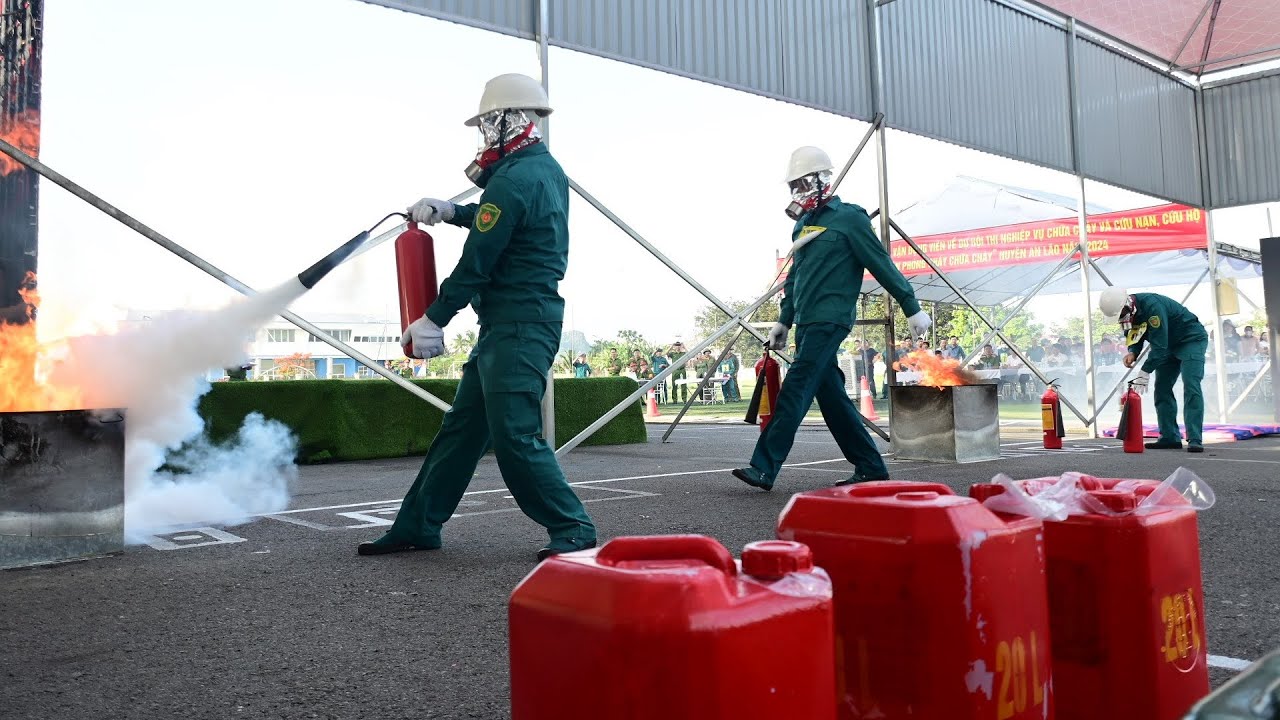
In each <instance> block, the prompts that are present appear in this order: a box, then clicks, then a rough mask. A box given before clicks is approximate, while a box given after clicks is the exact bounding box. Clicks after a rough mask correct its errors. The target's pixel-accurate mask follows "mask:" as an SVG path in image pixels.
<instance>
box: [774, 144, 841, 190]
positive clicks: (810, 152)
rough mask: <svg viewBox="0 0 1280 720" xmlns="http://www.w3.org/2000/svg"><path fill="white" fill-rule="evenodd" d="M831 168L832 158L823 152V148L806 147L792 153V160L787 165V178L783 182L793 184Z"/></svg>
mask: <svg viewBox="0 0 1280 720" xmlns="http://www.w3.org/2000/svg"><path fill="white" fill-rule="evenodd" d="M831 168H832V165H831V158H830V157H828V156H827V154H826V153H825V152H823V151H822V148H816V147H813V146H812V145H805V146H804V147H800V148H796V149H795V151H794V152H792V153H791V160H790V162H788V163H787V176H786V178H785V179H783V182H788V183H789V182H793V181H795V180H799V179H800V178H802V177H804V176H805V175H811V174H813V173H816V172H822V171H823V170H830V169H831Z"/></svg>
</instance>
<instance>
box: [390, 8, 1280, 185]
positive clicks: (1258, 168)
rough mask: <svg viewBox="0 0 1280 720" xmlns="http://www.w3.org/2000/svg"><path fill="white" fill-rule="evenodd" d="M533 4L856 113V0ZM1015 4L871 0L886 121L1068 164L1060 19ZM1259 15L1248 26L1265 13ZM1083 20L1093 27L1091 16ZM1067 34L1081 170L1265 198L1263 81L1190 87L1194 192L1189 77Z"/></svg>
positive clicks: (697, 66)
mask: <svg viewBox="0 0 1280 720" xmlns="http://www.w3.org/2000/svg"><path fill="white" fill-rule="evenodd" d="M365 1H366V2H371V3H373V4H377V5H384V6H388V7H393V8H398V9H402V10H407V11H410V12H416V13H421V14H425V15H430V16H433V17H437V18H442V19H445V20H450V21H453V22H460V23H465V24H468V25H472V26H475V27H480V28H485V29H489V30H494V31H497V32H502V33H506V34H509V35H515V36H518V37H526V38H533V37H535V33H536V32H537V30H538V28H537V23H538V17H537V14H538V8H539V4H538V1H537V0H471V1H463V0H365ZM1250 1H1252V0H1250ZM1272 1H1274V0H1272ZM1080 2H1082V3H1084V5H1089V6H1090V7H1095V6H1100V5H1101V4H1100V3H1090V2H1088V1H1087V0H1080ZM1116 2H1119V0H1116ZM548 3H549V4H548V16H549V28H548V30H549V32H548V36H549V42H550V43H551V44H553V45H556V46H560V47H566V48H572V49H575V50H581V51H584V52H588V53H592V54H595V55H600V56H603V57H609V58H613V59H617V60H621V61H624V62H630V63H635V64H639V65H643V66H646V67H651V68H655V69H658V70H663V71H666V72H671V73H675V74H678V75H683V76H687V77H691V78H696V79H699V80H705V81H708V82H712V83H716V84H719V85H724V86H727V87H731V88H735V89H739V90H744V91H746V92H752V93H757V94H760V95H764V96H767V97H772V98H776V99H779V100H785V101H789V102H794V103H797V104H801V105H805V106H809V107H814V108H817V109H820V110H825V111H828V112H832V113H836V114H840V115H845V116H849V117H855V118H859V119H863V120H867V119H870V117H871V115H872V97H871V80H870V78H871V69H872V67H873V66H872V58H871V57H870V53H869V50H868V45H869V43H868V36H869V32H868V17H867V8H866V3H865V2H861V1H860V0H794V1H788V0H737V1H735V0H548ZM1073 3H1074V0H1061V1H1057V2H1055V1H1052V0H1051V1H1049V2H1045V3H1043V4H1044V5H1046V6H1050V7H1054V8H1058V9H1063V10H1069V9H1071V8H1074V7H1075V6H1076V5H1079V4H1080V3H1074V4H1073ZM1119 4H1120V5H1126V6H1129V5H1133V4H1134V3H1133V2H1119ZM1015 5H1018V0H897V1H896V2H891V3H889V4H886V5H883V6H881V7H880V8H879V10H878V12H879V13H880V15H881V39H882V42H883V49H882V52H883V57H884V60H885V67H884V70H883V75H884V79H885V88H884V90H885V105H886V107H885V110H886V117H887V121H888V123H889V124H890V126H892V127H896V128H900V129H903V130H907V131H910V132H914V133H917V134H921V135H925V136H928V137H933V138H937V139H940V140H944V141H948V142H954V143H957V144H960V145H964V146H967V147H972V148H976V149H979V150H985V151H988V152H993V153H996V154H999V155H1003V156H1006V157H1011V158H1015V159H1019V160H1025V161H1028V162H1032V163H1036V164H1039V165H1043V166H1046V167H1051V168H1055V169H1060V170H1065V171H1068V172H1070V171H1073V169H1074V164H1073V158H1072V157H1071V138H1070V124H1069V112H1070V109H1069V94H1068V89H1069V87H1068V86H1069V77H1068V71H1067V42H1068V36H1067V33H1066V31H1065V29H1064V28H1062V27H1061V26H1059V25H1058V24H1056V21H1051V20H1052V18H1050V19H1046V16H1047V15H1049V14H1050V13H1048V12H1047V11H1043V10H1037V11H1030V12H1029V11H1027V10H1026V9H1025V8H1023V7H1021V6H1018V7H1014V6H1015ZM1068 6H1071V7H1068ZM1095 9H1096V7H1095ZM1274 15H1275V18H1280V13H1275V14H1274ZM1232 17H1235V16H1234V15H1233V16H1232ZM1275 18H1270V17H1269V18H1266V19H1265V20H1264V21H1261V22H1262V24H1261V27H1263V28H1264V29H1266V28H1270V27H1271V25H1270V23H1273V22H1280V20H1276V19H1275ZM1084 19H1085V20H1086V21H1090V22H1093V23H1094V24H1095V25H1096V26H1098V27H1099V28H1100V29H1102V30H1106V29H1107V25H1106V23H1099V22H1098V21H1097V19H1096V18H1090V17H1085V18H1084ZM1232 22H1235V20H1233V21H1232ZM1233 27H1234V25H1233ZM1268 32H1269V30H1268ZM1122 39H1126V38H1124V37H1123V36H1122ZM1077 42H1078V43H1079V71H1080V77H1081V87H1080V101H1081V111H1080V112H1081V120H1082V125H1081V136H1082V138H1083V152H1082V158H1081V162H1082V169H1083V172H1084V173H1085V174H1086V175H1087V176H1089V177H1091V178H1093V179H1096V180H1099V181H1102V182H1106V183H1111V184H1113V185H1118V186H1121V187H1126V188H1130V189H1133V190H1137V191H1140V192H1145V193H1150V194H1152V195H1155V196H1158V197H1164V198H1168V199H1171V200H1175V201H1178V202H1184V203H1188V204H1194V205H1201V204H1204V203H1205V202H1206V201H1211V203H1210V204H1211V206H1215V207H1216V206H1230V205H1239V204H1245V203H1250V202H1262V201H1267V200H1280V169H1277V165H1280V161H1278V159H1277V153H1280V149H1277V147H1276V146H1277V143H1276V142H1275V141H1274V137H1273V136H1274V127H1275V126H1276V123H1277V120H1280V109H1277V107H1276V103H1277V102H1278V101H1277V100H1276V97H1277V93H1280V90H1277V89H1276V84H1277V83H1278V82H1280V81H1277V80H1274V79H1271V80H1258V81H1256V82H1255V81H1250V84H1239V85H1236V84H1232V85H1223V86H1221V87H1220V88H1214V89H1213V90H1209V91H1206V100H1207V108H1206V110H1207V117H1206V127H1207V128H1208V132H1209V134H1210V137H1209V140H1208V143H1209V147H1210V153H1211V157H1212V158H1213V167H1212V168H1211V170H1210V176H1211V179H1212V185H1213V198H1204V197H1202V183H1201V175H1200V163H1201V158H1200V152H1201V151H1200V147H1199V142H1198V127H1197V124H1196V119H1195V103H1194V92H1193V91H1192V90H1191V89H1189V88H1188V87H1186V86H1185V85H1183V84H1182V83H1180V82H1179V81H1176V80H1173V79H1171V78H1169V77H1168V76H1166V75H1163V74H1161V73H1160V72H1159V71H1157V70H1155V69H1153V68H1151V67H1149V66H1148V65H1147V64H1144V63H1139V62H1136V61H1134V60H1132V59H1130V58H1129V57H1127V56H1124V55H1121V54H1119V53H1117V52H1116V51H1115V50H1113V49H1111V48H1107V47H1103V46H1100V45H1098V44H1095V43H1093V42H1090V41H1088V40H1085V39H1079V40H1078V41H1077ZM1139 44H1140V43H1139ZM1268 130H1271V131H1272V134H1271V135H1268Z"/></svg>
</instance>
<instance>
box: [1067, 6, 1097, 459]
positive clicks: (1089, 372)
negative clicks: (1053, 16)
mask: <svg viewBox="0 0 1280 720" xmlns="http://www.w3.org/2000/svg"><path fill="white" fill-rule="evenodd" d="M1074 22H1075V21H1074V20H1072V23H1073V24H1074ZM1073 47H1074V46H1073ZM1077 178H1078V179H1079V181H1080V209H1079V212H1078V213H1077V215H1078V217H1079V223H1080V257H1081V259H1082V260H1083V261H1084V262H1081V263H1080V292H1081V293H1083V294H1084V392H1085V398H1086V400H1087V402H1088V404H1089V412H1090V413H1091V414H1092V415H1093V417H1095V418H1096V417H1097V416H1098V398H1097V396H1096V394H1095V393H1096V392H1097V388H1096V387H1095V383H1096V382H1097V380H1096V379H1095V377H1094V373H1095V371H1096V368H1095V367H1094V351H1093V308H1092V307H1091V306H1090V303H1089V300H1090V298H1091V297H1092V296H1091V294H1090V292H1089V230H1088V219H1087V217H1086V215H1085V190H1084V176H1083V175H1079V176H1077ZM1085 434H1086V436H1087V437H1089V438H1097V437H1098V425H1097V423H1096V422H1095V423H1086V424H1085Z"/></svg>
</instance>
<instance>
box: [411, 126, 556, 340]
mask: <svg viewBox="0 0 1280 720" xmlns="http://www.w3.org/2000/svg"><path fill="white" fill-rule="evenodd" d="M449 223H450V224H452V225H457V226H459V227H470V228H471V233H470V234H469V235H467V241H466V243H465V244H464V245H463V246H462V258H461V259H460V260H458V265H457V267H455V268H454V269H453V272H452V273H450V274H449V277H448V278H446V279H445V281H444V282H443V283H441V284H440V295H439V297H437V298H436V301H435V302H434V303H432V304H431V307H430V308H427V317H428V318H430V319H431V321H432V322H434V323H435V324H436V325H439V326H440V327H444V326H445V325H448V324H449V321H450V320H452V319H453V316H454V315H457V314H458V311H459V310H461V309H462V308H464V307H466V306H467V304H470V305H471V306H472V307H473V308H474V309H475V311H476V315H477V316H479V319H480V324H481V325H489V324H494V323H511V322H562V321H563V320H564V298H562V297H560V293H559V291H558V288H559V285H560V280H562V279H563V278H564V273H565V270H566V269H567V268H568V266H569V181H568V179H567V178H566V177H565V174H564V170H561V169H560V164H559V163H557V162H556V161H555V158H553V157H551V153H550V152H548V151H547V148H546V147H544V146H543V145H542V144H541V143H539V144H536V145H531V146H529V147H527V148H524V149H523V150H519V151H517V152H515V153H512V154H511V155H508V156H507V157H504V158H502V159H501V160H499V161H498V162H497V163H496V164H494V165H493V175H492V176H491V177H490V178H489V181H488V182H487V183H486V184H485V188H484V194H482V195H481V196H480V202H479V203H478V204H477V203H472V204H470V205H458V206H457V209H456V210H455V211H454V214H453V218H452V219H451V220H449Z"/></svg>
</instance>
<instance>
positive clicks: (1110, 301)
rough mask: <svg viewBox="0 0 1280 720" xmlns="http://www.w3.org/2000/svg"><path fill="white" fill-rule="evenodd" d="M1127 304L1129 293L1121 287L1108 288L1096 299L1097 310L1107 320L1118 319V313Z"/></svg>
mask: <svg viewBox="0 0 1280 720" xmlns="http://www.w3.org/2000/svg"><path fill="white" fill-rule="evenodd" d="M1128 304H1129V291H1128V290H1126V289H1124V288H1122V287H1109V288H1107V289H1106V290H1103V291H1102V296H1101V297H1099V298H1098V310H1099V311H1100V312H1101V313H1102V315H1103V316H1104V317H1106V318H1108V319H1113V320H1114V319H1116V318H1118V317H1120V312H1121V311H1122V310H1124V308H1125V306H1126V305H1128Z"/></svg>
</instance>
